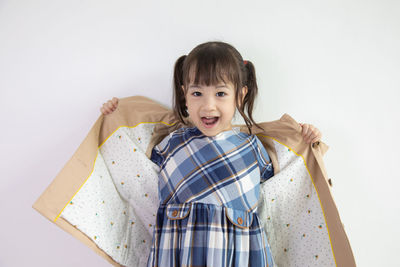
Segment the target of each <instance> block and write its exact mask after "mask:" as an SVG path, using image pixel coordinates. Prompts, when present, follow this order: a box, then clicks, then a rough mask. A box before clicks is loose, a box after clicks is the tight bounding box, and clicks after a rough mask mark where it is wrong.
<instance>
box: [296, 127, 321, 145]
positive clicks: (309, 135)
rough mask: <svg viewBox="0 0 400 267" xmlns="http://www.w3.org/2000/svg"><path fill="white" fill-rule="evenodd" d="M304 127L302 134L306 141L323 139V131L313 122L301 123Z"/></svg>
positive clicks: (312, 141) (311, 141) (313, 141)
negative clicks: (312, 123)
mask: <svg viewBox="0 0 400 267" xmlns="http://www.w3.org/2000/svg"><path fill="white" fill-rule="evenodd" d="M299 124H300V126H301V127H302V128H303V130H302V135H303V138H304V141H305V142H306V143H308V144H309V143H315V142H318V141H320V140H321V137H322V133H321V132H320V131H319V130H318V128H316V127H314V126H313V125H311V124H307V123H299Z"/></svg>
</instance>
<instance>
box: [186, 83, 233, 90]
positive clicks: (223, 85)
mask: <svg viewBox="0 0 400 267" xmlns="http://www.w3.org/2000/svg"><path fill="white" fill-rule="evenodd" d="M193 87H195V88H202V87H201V86H200V85H198V84H192V85H189V88H193ZM218 88H228V86H226V84H220V85H217V86H216V87H215V89H218Z"/></svg>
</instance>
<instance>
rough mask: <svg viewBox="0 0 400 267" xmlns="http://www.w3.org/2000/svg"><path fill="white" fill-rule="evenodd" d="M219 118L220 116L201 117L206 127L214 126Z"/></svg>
mask: <svg viewBox="0 0 400 267" xmlns="http://www.w3.org/2000/svg"><path fill="white" fill-rule="evenodd" d="M218 119H219V117H201V121H202V122H203V124H204V126H205V127H206V128H211V127H213V126H214V125H215V124H216V123H217V121H218Z"/></svg>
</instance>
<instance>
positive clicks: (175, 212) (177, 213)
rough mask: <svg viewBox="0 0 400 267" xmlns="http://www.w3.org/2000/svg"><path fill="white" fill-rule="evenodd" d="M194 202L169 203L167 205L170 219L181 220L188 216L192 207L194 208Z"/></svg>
mask: <svg viewBox="0 0 400 267" xmlns="http://www.w3.org/2000/svg"><path fill="white" fill-rule="evenodd" d="M191 204H192V203H181V204H168V206H167V217H168V219H170V220H181V219H184V218H186V217H187V216H188V215H189V213H190V209H191V208H192V205H191Z"/></svg>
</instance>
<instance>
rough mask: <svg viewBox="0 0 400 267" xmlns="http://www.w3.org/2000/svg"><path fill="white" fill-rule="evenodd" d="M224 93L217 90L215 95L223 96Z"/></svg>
mask: <svg viewBox="0 0 400 267" xmlns="http://www.w3.org/2000/svg"><path fill="white" fill-rule="evenodd" d="M224 95H225V92H218V93H217V96H224Z"/></svg>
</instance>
